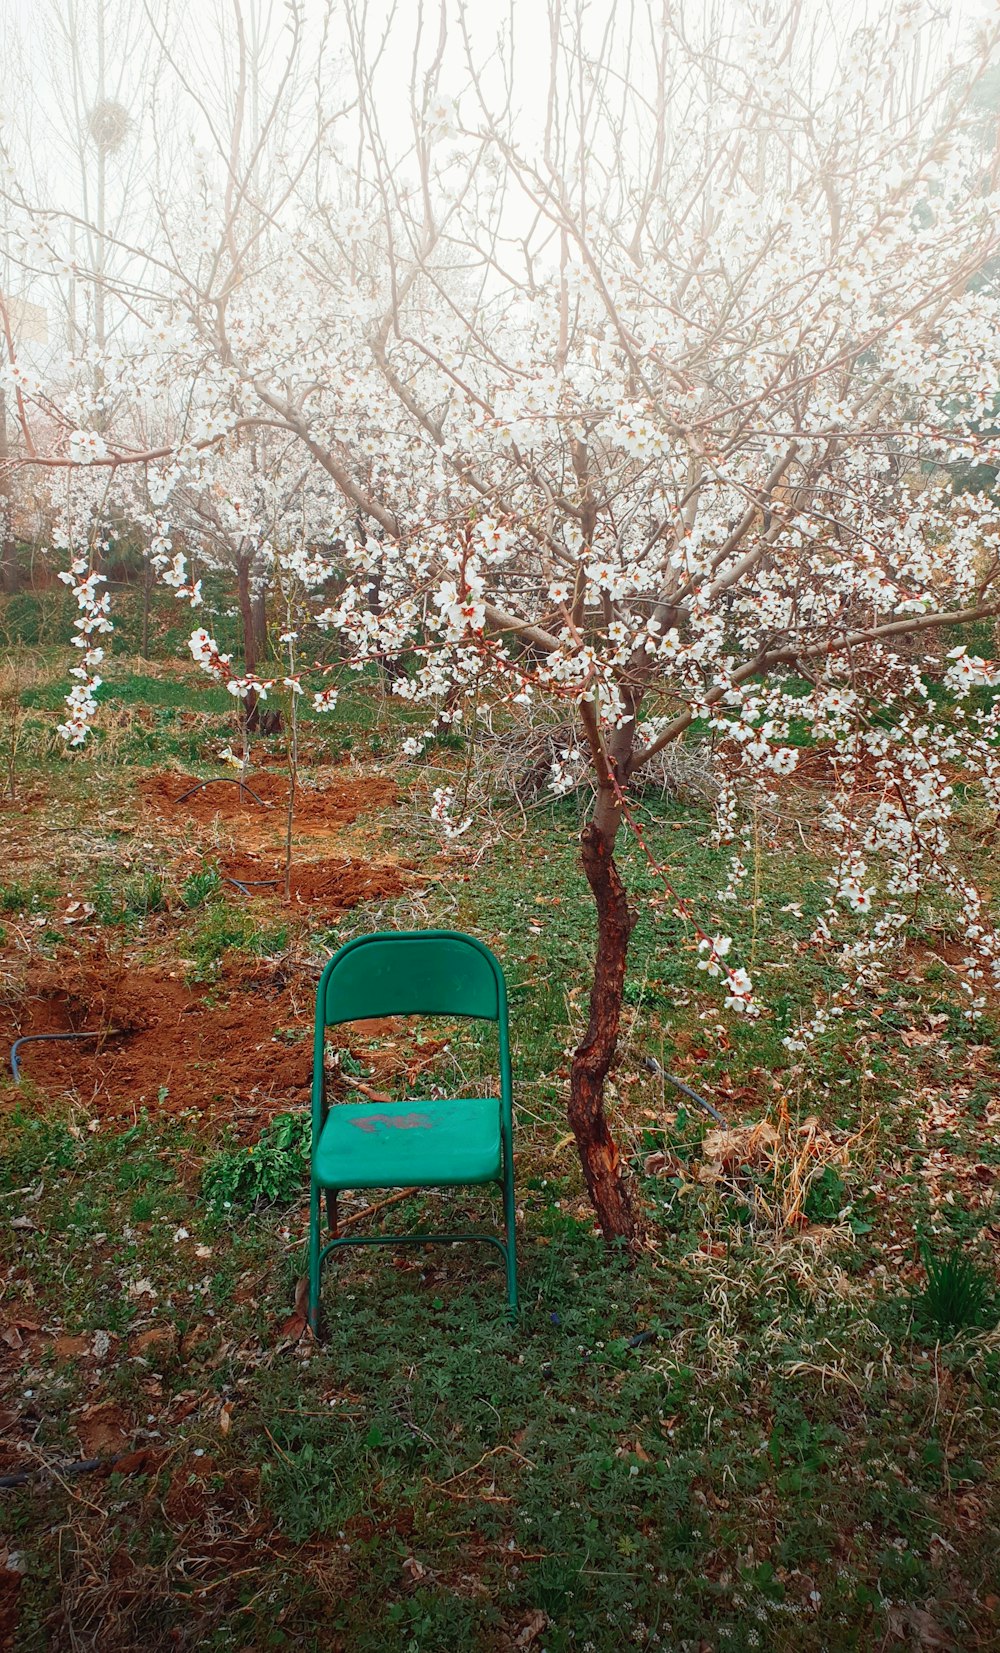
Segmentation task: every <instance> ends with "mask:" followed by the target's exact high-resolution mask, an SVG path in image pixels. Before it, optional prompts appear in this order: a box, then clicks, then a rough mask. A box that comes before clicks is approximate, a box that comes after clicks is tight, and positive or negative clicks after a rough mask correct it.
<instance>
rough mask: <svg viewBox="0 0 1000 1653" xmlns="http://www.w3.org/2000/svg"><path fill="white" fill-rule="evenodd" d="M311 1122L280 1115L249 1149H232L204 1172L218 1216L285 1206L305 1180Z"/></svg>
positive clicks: (207, 1194)
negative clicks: (267, 1205)
mask: <svg viewBox="0 0 1000 1653" xmlns="http://www.w3.org/2000/svg"><path fill="white" fill-rule="evenodd" d="M310 1133H311V1120H310V1117H309V1115H308V1114H307V1113H294V1114H293V1113H281V1114H276V1115H275V1117H274V1119H272V1121H271V1123H270V1125H267V1126H265V1127H264V1129H263V1130H262V1131H261V1133H260V1137H259V1138H258V1140H257V1142H255V1143H253V1144H252V1145H251V1146H250V1147H249V1148H229V1149H226V1150H225V1151H224V1152H223V1153H221V1154H217V1155H216V1157H215V1158H214V1159H213V1160H211V1161H210V1162H209V1164H208V1165H207V1166H206V1167H205V1173H204V1176H203V1178H202V1188H203V1191H204V1194H205V1197H206V1199H207V1200H208V1201H209V1203H210V1204H211V1205H212V1206H214V1207H215V1209H216V1211H227V1210H230V1209H232V1210H236V1209H241V1210H246V1211H251V1210H253V1209H254V1207H255V1206H258V1205H264V1204H271V1205H287V1204H289V1203H290V1202H291V1201H292V1200H294V1199H295V1198H296V1196H297V1195H298V1194H299V1192H300V1191H301V1189H302V1185H303V1182H304V1181H305V1178H306V1173H307V1165H308V1155H309V1143H310Z"/></svg>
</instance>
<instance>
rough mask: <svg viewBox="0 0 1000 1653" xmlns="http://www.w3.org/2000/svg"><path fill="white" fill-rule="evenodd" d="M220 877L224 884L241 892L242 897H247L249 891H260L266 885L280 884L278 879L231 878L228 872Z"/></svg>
mask: <svg viewBox="0 0 1000 1653" xmlns="http://www.w3.org/2000/svg"><path fill="white" fill-rule="evenodd" d="M220 876H221V878H222V882H223V883H224V884H235V886H236V888H237V889H238V890H242V891H243V894H244V895H249V894H250V891H251V890H257V889H261V888H263V887H264V886H265V885H268V884H280V883H281V879H280V878H231V877H230V876H229V873H228V872H224V873H222V874H221V875H220Z"/></svg>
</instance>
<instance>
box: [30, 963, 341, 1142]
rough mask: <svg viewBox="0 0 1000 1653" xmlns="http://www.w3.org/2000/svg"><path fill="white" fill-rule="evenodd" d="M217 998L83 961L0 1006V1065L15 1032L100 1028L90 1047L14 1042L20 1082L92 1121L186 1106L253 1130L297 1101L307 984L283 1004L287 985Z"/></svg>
mask: <svg viewBox="0 0 1000 1653" xmlns="http://www.w3.org/2000/svg"><path fill="white" fill-rule="evenodd" d="M225 992H226V997H225V1000H224V1002H219V998H220V990H219V988H218V987H215V988H213V989H211V990H208V989H202V988H197V987H189V986H187V985H186V984H185V983H184V982H183V981H182V980H181V979H180V978H179V977H175V976H172V975H171V974H169V973H168V972H166V971H155V970H148V971H147V970H138V969H134V968H129V969H127V970H122V969H121V968H120V967H116V966H114V965H112V964H111V963H110V961H108V960H107V959H104V958H102V957H101V955H99V954H98V955H92V956H91V957H90V958H89V959H86V960H79V961H77V962H76V963H73V964H71V965H69V966H68V967H67V968H66V969H57V968H55V967H53V968H52V969H51V970H50V971H48V972H46V974H44V975H41V976H39V977H37V978H36V979H35V980H34V981H33V982H32V984H31V986H30V989H29V991H28V992H27V993H25V994H24V995H23V996H20V997H18V998H17V999H16V1000H13V999H8V1002H6V1003H4V1004H2V1005H0V1042H2V1045H3V1057H4V1060H5V1061H6V1058H7V1052H8V1051H9V1049H10V1046H11V1045H12V1044H13V1042H14V1040H15V1039H18V1038H21V1037H22V1036H24V1035H30V1034H37V1033H63V1032H82V1031H87V1032H90V1031H93V1030H96V1029H103V1030H105V1034H104V1037H102V1038H100V1039H95V1040H82V1039H81V1040H75V1039H74V1040H66V1041H65V1042H63V1041H61V1040H54V1041H52V1042H45V1043H39V1044H29V1045H24V1046H22V1048H21V1051H20V1052H19V1055H20V1059H21V1069H22V1076H23V1078H24V1079H30V1080H31V1081H33V1082H34V1083H35V1084H37V1085H38V1086H39V1087H40V1088H43V1089H44V1090H46V1091H47V1092H48V1093H49V1095H50V1096H52V1097H58V1096H60V1095H61V1096H67V1095H68V1096H69V1097H71V1098H72V1099H73V1100H74V1101H76V1102H77V1103H78V1104H79V1105H81V1106H82V1107H85V1108H86V1109H88V1110H89V1111H90V1112H91V1113H92V1114H94V1115H96V1116H97V1117H108V1118H135V1117H136V1116H137V1115H138V1114H139V1112H140V1111H142V1110H143V1109H146V1110H147V1111H148V1112H149V1113H150V1114H160V1115H162V1114H173V1115H176V1114H178V1113H182V1112H185V1111H187V1110H191V1109H194V1110H196V1111H197V1112H198V1113H199V1114H201V1115H202V1116H203V1117H205V1118H206V1119H218V1118H226V1119H228V1120H231V1121H232V1123H233V1124H234V1125H236V1126H237V1127H240V1126H246V1127H247V1128H249V1127H251V1126H254V1127H256V1126H259V1125H260V1124H261V1123H263V1122H264V1121H265V1120H266V1119H267V1118H269V1117H270V1116H271V1115H272V1114H273V1113H276V1112H279V1111H280V1110H281V1109H282V1108H287V1107H289V1106H293V1105H304V1104H305V1102H306V1101H307V1100H308V1094H309V1079H310V1071H309V1061H310V1049H309V1039H308V1031H309V1027H310V1026H311V1009H312V1006H311V998H312V994H311V990H310V988H309V987H308V986H307V987H306V988H305V990H304V991H301V992H300V993H299V994H297V995H296V997H295V999H294V1001H293V999H292V996H291V994H290V992H289V990H288V988H287V986H285V985H283V984H280V983H279V982H278V981H275V980H273V979H272V980H271V981H266V980H260V979H255V978H250V979H244V980H240V981H237V982H234V983H232V984H228V985H227V987H226V989H225Z"/></svg>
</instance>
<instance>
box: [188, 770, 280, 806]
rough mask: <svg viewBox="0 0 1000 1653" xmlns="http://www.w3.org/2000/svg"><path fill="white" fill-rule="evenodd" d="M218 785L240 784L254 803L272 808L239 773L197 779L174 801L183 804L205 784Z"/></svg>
mask: <svg viewBox="0 0 1000 1653" xmlns="http://www.w3.org/2000/svg"><path fill="white" fill-rule="evenodd" d="M216 785H223V786H238V787H239V789H240V791H241V792H249V794H250V796H251V798H252V799H253V801H254V803H255V804H260V807H261V809H270V807H271V806H270V804H268V803H265V801H264V799H263V798H262V797H260V796H259V794H258V793H256V792H255V791H254V789H253V787H252V786H248V784H247V782H246V781H241V780H240V778H239V776H238V775H210V776H209V778H208V780H207V781H196V782H195V784H194V786H189V787H188V789H187V791H186V792H182V793H181V794H180V796H179V797H178V798H175V799H174V803H175V804H182V803H183V802H184V799H185V798H190V796H191V794H192V792H200V791H201V789H202V787H203V786H216Z"/></svg>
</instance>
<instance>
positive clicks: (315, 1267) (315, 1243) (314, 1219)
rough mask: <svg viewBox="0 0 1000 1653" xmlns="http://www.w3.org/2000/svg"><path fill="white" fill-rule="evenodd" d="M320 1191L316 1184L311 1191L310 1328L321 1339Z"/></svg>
mask: <svg viewBox="0 0 1000 1653" xmlns="http://www.w3.org/2000/svg"><path fill="white" fill-rule="evenodd" d="M319 1295H320V1261H319V1189H318V1187H317V1186H316V1183H315V1182H314V1183H313V1184H312V1185H311V1188H310V1191H309V1328H310V1330H311V1332H312V1334H313V1336H314V1337H316V1338H318V1337H319Z"/></svg>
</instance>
